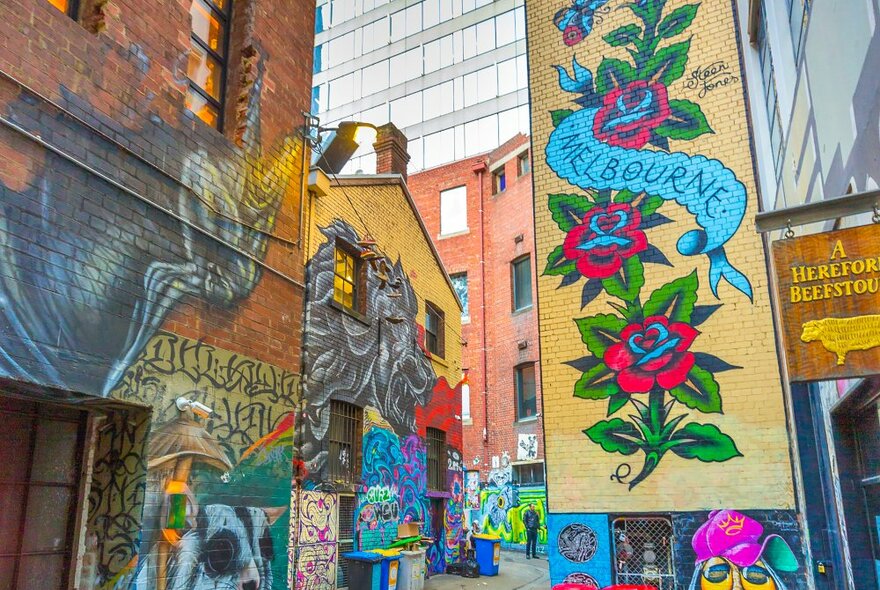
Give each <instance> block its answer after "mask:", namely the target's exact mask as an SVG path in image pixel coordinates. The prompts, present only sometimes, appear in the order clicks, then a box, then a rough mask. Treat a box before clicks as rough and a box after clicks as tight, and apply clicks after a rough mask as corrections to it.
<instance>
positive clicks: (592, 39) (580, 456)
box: [526, 0, 794, 512]
mask: <svg viewBox="0 0 880 590" xmlns="http://www.w3.org/2000/svg"><path fill="white" fill-rule="evenodd" d="M654 2H659V0H647V1H642V4H644V5H645V6H647V7H648V9H650V7H651V6H653V4H654ZM630 4H636V3H635V2H633V3H630ZM685 4H686V3H685V2H682V1H680V0H669V2H667V3H666V7H665V8H664V10H663V13H662V14H663V15H667V14H669V13H671V12H672V11H673V10H675V9H677V8H679V7H682V6H684V5H685ZM731 4H732V3H731V2H729V1H728V0H706V1H704V2H702V3H701V4H700V5H699V8H698V10H697V12H696V17H695V19H694V20H693V22H692V24H691V25H690V26H689V27H688V28H687V30H686V31H684V32H683V33H682V34H679V35H677V36H673V37H671V38H670V39H664V40H663V41H662V42H661V44H660V46H661V47H663V46H666V45H670V44H674V43H679V42H682V41H686V40H687V39H690V49H689V51H688V53H687V65H686V68H685V73H684V75H683V76H681V77H679V78H678V79H677V80H674V81H671V82H670V83H669V84H668V89H667V90H668V98H669V99H676V100H682V99H683V100H688V101H691V102H692V103H696V104H698V105H699V107H700V108H701V110H702V112H703V113H704V114H705V116H706V118H707V121H708V124H709V125H710V126H711V128H712V130H713V131H714V133H705V134H703V135H701V136H699V137H696V138H695V139H670V140H669V150H670V151H672V152H684V153H686V154H688V155H690V156H695V155H703V156H706V157H707V158H710V159H717V160H719V161H720V162H721V163H722V164H723V165H724V166H725V167H727V168H729V169H730V170H732V171H733V173H734V174H735V176H736V178H738V179H739V181H740V182H741V183H742V184H743V185H744V186H745V189H746V195H747V209H746V211H745V215H744V218H743V220H742V225H741V226H740V227H739V229H738V231H736V233H735V234H734V235H733V237H732V238H731V239H730V240H729V241H728V242H727V243H726V244H725V245H724V249H725V251H726V253H727V257H728V259H729V261H730V263H731V264H732V265H733V266H734V267H735V268H737V269H739V270H740V271H742V273H743V274H744V275H745V276H746V277H747V278H748V280H749V281H750V283H751V288H752V290H753V294H754V302H751V301H750V300H749V298H748V297H747V296H746V295H745V294H743V293H742V292H741V291H739V290H737V289H735V288H733V287H732V286H731V285H730V284H729V283H728V282H725V281H724V280H721V282H720V286H719V288H718V295H719V298H716V297H715V296H713V294H712V292H711V290H710V288H709V278H708V277H709V262H708V258H707V256H705V255H694V256H684V255H681V254H680V253H679V252H678V251H677V250H676V242H677V240H678V239H679V237H680V236H681V235H682V234H683V233H684V232H686V231H688V230H691V229H699V226H698V225H697V223H696V221H695V215H694V214H692V213H691V212H689V211H688V210H687V209H686V208H685V207H683V206H681V205H679V204H678V203H677V202H675V201H665V202H664V203H663V204H662V206H661V207H660V209H659V212H660V213H662V214H663V215H665V216H666V217H669V218H671V219H672V223H668V224H665V225H660V226H657V227H654V228H651V229H647V230H645V232H646V234H647V238H648V241H649V242H650V243H651V244H653V245H654V246H656V248H657V249H659V250H660V251H662V252H663V254H665V255H666V257H667V258H668V260H669V261H670V262H671V264H672V266H671V267H670V266H663V265H660V264H653V263H645V264H644V276H645V286H644V287H643V288H642V290H641V293H642V298H643V301H642V302H644V298H645V297H646V296H647V294H650V293H651V292H652V291H653V290H654V289H657V288H658V287H660V286H661V285H663V284H665V283H668V282H669V281H671V280H673V279H676V278H680V277H684V276H686V275H688V274H689V273H691V272H692V271H694V270H696V274H697V277H698V279H699V290H698V301H697V304H698V305H717V304H721V307H720V308H719V309H718V311H717V312H715V313H714V314H713V315H712V316H711V317H710V318H709V319H708V320H707V321H706V322H705V323H703V324H702V325H700V326H699V327H698V330H699V331H700V335H699V336H698V337H697V338H696V339H695V341H694V343H693V345H692V346H691V348H690V349H691V351H694V352H703V353H709V354H711V355H714V356H716V357H718V358H720V359H723V360H724V361H726V362H727V363H729V364H731V365H735V366H737V367H741V369H735V370H728V371H724V372H717V373H716V374H715V378H716V380H717V382H718V384H719V386H720V396H721V399H722V403H723V414H718V413H700V412H697V411H695V410H692V409H688V408H686V407H684V406H683V405H682V404H681V403H676V404H675V406H674V409H673V412H672V415H673V416H677V415H680V414H687V418H685V419H684V420H683V421H682V422H681V425H684V424H687V423H689V422H698V423H701V424H714V425H715V426H717V427H718V428H719V429H720V430H721V431H722V432H723V433H726V434H728V435H729V436H730V437H731V438H732V439H733V440H734V441H735V444H736V446H737V448H738V450H739V452H740V453H741V454H742V456H741V457H734V458H731V459H729V460H726V461H723V462H702V461H700V460H698V459H685V458H681V457H679V456H677V455H675V454H674V453H672V452H667V453H666V454H665V455H664V456H662V458H661V460H660V462H659V465H658V466H657V468H656V470H655V471H654V472H653V473H652V474H651V475H650V476H648V477H647V478H646V479H645V480H644V481H642V482H641V483H639V484H638V485H636V486H635V487H634V488H632V489H631V490H630V489H628V486H627V485H625V484H621V483H618V481H616V480H614V479H613V478H612V477H611V476H612V475H614V474H618V475H623V474H624V473H625V472H626V471H627V469H626V468H623V467H621V465H622V464H624V463H626V464H628V465H629V468H630V469H631V475H630V476H629V478H624V479H625V481H629V482H631V481H632V479H633V477H634V476H635V475H636V474H637V473H638V472H639V470H640V468H641V466H642V462H643V459H644V455H643V454H642V453H641V452H637V453H635V454H632V455H627V456H624V455H622V454H618V453H609V452H605V451H603V450H602V448H601V447H600V446H599V445H598V444H596V443H594V442H592V441H591V440H589V439H588V438H587V436H586V435H585V434H584V432H583V431H584V430H585V429H587V428H589V427H591V426H592V425H593V424H595V423H597V422H598V421H601V420H607V419H609V417H608V416H607V415H606V413H607V410H608V404H607V400H596V399H581V398H578V397H575V396H574V395H573V391H574V385H575V382H576V381H577V380H578V378H579V377H580V376H581V371H579V370H577V369H575V368H572V367H570V366H567V365H565V364H563V363H564V362H566V361H571V360H574V359H578V358H581V357H584V356H588V355H590V353H589V352H588V350H587V349H586V347H585V344H584V342H582V340H581V337H580V334H579V330H578V327H577V326H576V324H575V322H574V321H573V320H574V319H576V318H584V317H587V316H593V315H596V314H599V313H613V311H614V310H613V309H612V308H611V307H610V306H609V305H608V301H609V300H611V301H617V300H616V299H610V298H609V297H608V296H607V295H606V294H605V293H604V292H603V293H602V294H600V296H599V297H598V298H597V299H595V300H594V301H592V302H591V303H589V304H588V305H587V306H586V307H585V308H584V309H581V294H582V287H583V285H584V282H585V279H584V278H583V277H580V278H579V280H578V281H577V282H576V283H574V284H572V285H569V286H563V287H561V288H560V287H559V285H560V279H561V277H560V276H540V277H539V280H538V293H539V296H538V305H539V318H540V330H541V357H542V363H543V365H542V375H543V391H544V424H545V429H546V452H547V477H548V496H549V498H548V499H549V502H550V506H551V508H552V510H553V511H554V512H571V511H583V512H614V511H622V510H626V511H633V512H634V511H687V510H698V509H714V508H719V507H725V508H740V509H747V508H791V507H793V505H794V499H793V490H792V470H791V465H790V461H789V442H788V435H787V430H786V420H785V409H784V401H783V391H782V387H781V384H780V375H779V369H778V360H777V355H776V350H775V345H774V333H773V325H772V320H771V310H770V301H769V295H768V280H767V273H766V267H765V256H764V250H763V247H762V242H761V239H760V238H759V236H758V235H757V234H756V233H755V230H754V215H755V213H757V206H758V205H757V204H758V201H759V199H758V195H757V193H756V190H757V189H756V183H755V177H754V169H753V162H752V153H751V150H750V131H749V122H748V119H747V114H746V111H745V106H744V93H743V81H742V79H743V74H742V71H741V69H740V62H739V57H738V47H737V42H736V38H737V31H736V30H735V26H734V23H735V16H734V14H733V13H732V6H731ZM618 5H619V6H618ZM626 5H627V4H625V3H619V2H610V3H609V5H608V6H606V7H603V8H600V9H599V13H598V14H597V15H595V16H594V18H593V19H592V20H593V25H594V27H593V30H592V31H591V32H590V33H589V34H588V35H587V36H586V37H585V38H584V39H583V40H582V41H580V42H579V43H576V44H573V45H566V43H564V41H563V32H562V31H560V29H558V28H557V27H556V26H555V25H554V15H555V14H556V12H557V10H559V9H560V7H561V4H560V3H553V2H528V3H527V5H526V6H527V18H528V32H529V35H528V46H529V75H530V84H531V100H532V141H533V146H534V173H533V174H534V183H535V216H536V230H537V231H536V241H537V258H538V274H539V275H541V272H542V269H543V268H544V264H545V263H546V261H547V258H548V255H550V254H551V252H552V251H553V250H554V248H556V247H557V246H559V245H561V244H562V243H563V239H564V238H565V235H566V234H565V233H564V232H563V231H562V230H561V229H560V228H559V227H558V226H557V223H556V222H554V220H553V219H552V217H551V212H550V209H549V207H548V195H549V194H552V193H579V194H585V191H584V190H582V189H579V188H578V187H576V186H573V185H572V184H570V183H569V182H567V181H566V180H563V179H562V178H560V177H559V176H557V174H556V173H555V172H554V170H553V169H551V167H550V166H549V165H548V163H547V161H546V156H545V151H546V149H547V146H548V141H549V136H550V134H551V132H552V131H553V130H554V126H553V122H552V119H551V115H550V112H551V111H554V110H557V109H572V110H574V111H575V112H577V111H578V110H579V109H580V108H581V107H580V106H578V105H577V104H575V103H573V102H572V99H574V98H576V97H578V96H579V95H578V94H572V93H569V92H565V91H563V90H562V89H561V88H560V83H559V76H558V73H557V70H555V69H554V66H561V67H563V68H565V70H566V71H567V72H568V73H569V74H572V58H576V59H577V61H578V63H579V64H580V65H581V66H583V67H585V68H587V69H589V70H590V72H591V73H592V75H593V76H594V79H596V78H597V77H598V76H597V69H598V66H599V64H600V63H601V61H602V59H603V58H608V57H612V58H616V59H619V60H626V61H629V62H632V61H633V58H631V57H630V56H629V55H628V53H627V51H626V50H625V48H624V47H612V46H611V45H610V44H609V43H607V42H606V41H604V40H603V36H606V35H607V34H609V33H610V32H612V31H615V30H617V29H618V28H619V27H622V26H624V25H626V24H636V25H639V26H641V25H642V22H641V21H640V20H639V19H638V18H636V17H635V15H634V14H633V12H632V11H631V10H630V9H629V8H625V6H626ZM609 7H610V9H609ZM718 62H720V63H723V64H725V65H726V67H727V70H726V71H725V75H726V76H729V77H728V82H729V83H728V84H726V85H718V86H716V87H714V88H710V89H709V90H705V91H704V86H703V84H702V83H701V82H691V83H690V84H689V80H691V79H692V74H693V72H694V70H695V69H697V68H703V67H706V66H709V65H710V64H713V63H718ZM701 93H702V96H701ZM600 104H601V102H600ZM641 149H642V150H644V151H647V150H652V151H655V152H662V151H663V150H662V149H661V148H660V147H656V146H653V145H645V146H643V147H642V148H641ZM600 170H601V169H600ZM615 192H616V191H615ZM634 397H635V398H636V399H640V400H642V401H644V402H647V400H648V396H647V394H634ZM670 399H671V398H670V397H669V395H666V397H665V400H666V401H669V400H670ZM635 412H636V410H635V408H634V406H633V405H632V404H628V405H627V406H626V407H624V408H623V409H621V410H619V411H617V412H616V413H614V415H613V416H614V417H618V418H621V419H622V420H624V421H628V420H629V418H628V415H632V414H635Z"/></svg>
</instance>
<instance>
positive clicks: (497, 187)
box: [492, 166, 507, 195]
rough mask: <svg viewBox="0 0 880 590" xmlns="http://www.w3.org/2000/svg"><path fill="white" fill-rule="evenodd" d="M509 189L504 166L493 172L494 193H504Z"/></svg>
mask: <svg viewBox="0 0 880 590" xmlns="http://www.w3.org/2000/svg"><path fill="white" fill-rule="evenodd" d="M505 189H507V177H506V176H504V167H503V166H502V167H501V168H499V169H498V170H496V171H495V172H493V173H492V194H493V195H497V194H498V193H503V192H504V191H505Z"/></svg>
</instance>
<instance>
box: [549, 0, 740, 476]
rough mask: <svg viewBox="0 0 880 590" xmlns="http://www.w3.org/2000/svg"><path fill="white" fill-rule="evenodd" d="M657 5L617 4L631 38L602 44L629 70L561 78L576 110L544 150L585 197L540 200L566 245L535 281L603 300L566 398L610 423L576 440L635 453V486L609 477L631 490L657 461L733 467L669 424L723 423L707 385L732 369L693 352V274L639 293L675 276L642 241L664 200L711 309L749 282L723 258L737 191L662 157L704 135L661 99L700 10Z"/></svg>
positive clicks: (616, 34) (711, 172)
mask: <svg viewBox="0 0 880 590" xmlns="http://www.w3.org/2000/svg"><path fill="white" fill-rule="evenodd" d="M665 5H666V2H665V1H660V0H657V1H653V0H652V1H649V2H638V3H631V4H626V5H624V7H623V8H625V9H627V10H629V11H630V12H631V13H632V14H633V15H634V16H635V17H637V19H638V20H639V21H640V23H641V26H639V25H636V24H628V25H624V26H622V27H620V28H619V29H617V30H615V31H612V32H611V33H609V34H607V35H606V36H605V37H603V39H604V40H605V41H606V42H607V43H609V44H610V45H611V46H614V47H628V51H629V53H630V55H631V56H632V59H633V63H630V62H628V61H624V60H620V59H614V58H608V57H606V58H604V59H602V61H601V63H600V64H599V66H598V69H597V70H596V72H597V75H596V76H595V79H594V76H593V73H592V72H591V71H590V70H589V69H587V68H585V67H583V66H582V65H580V64H579V63H578V62H577V60H573V61H572V73H571V74H569V73H568V72H567V71H566V70H565V69H563V68H561V67H557V71H558V73H559V84H560V86H561V88H562V89H563V90H565V91H567V92H571V93H575V94H577V95H578V98H577V99H576V100H575V103H577V104H578V105H579V106H580V107H581V108H580V109H578V110H575V111H573V110H568V109H566V110H558V111H554V112H553V113H552V118H553V123H554V127H555V129H554V130H553V131H552V132H551V134H550V138H549V143H548V145H547V148H546V158H547V159H546V161H547V164H548V165H549V166H550V168H551V169H553V170H554V172H556V174H557V175H558V176H559V177H560V178H562V179H564V180H567V181H568V182H570V183H571V184H573V185H575V186H577V187H579V188H581V189H583V190H584V191H586V194H554V195H550V196H549V199H548V206H549V209H550V211H551V213H552V218H553V220H554V221H555V222H556V224H557V225H558V227H559V229H560V230H561V231H562V232H564V233H565V238H564V241H563V243H562V244H561V245H559V246H557V247H556V248H555V249H554V250H553V251H552V252H551V253H550V255H549V257H548V261H547V266H546V268H545V270H544V275H549V276H560V277H562V281H561V283H560V285H559V288H564V287H567V286H569V285H573V284H575V283H577V282H578V281H580V280H581V279H584V283H583V287H582V295H581V307H584V306H586V305H587V304H589V303H590V302H592V301H593V300H594V299H596V298H597V297H599V295H600V294H602V293H606V294H607V295H608V296H609V297H610V298H611V299H610V300H609V301H608V305H610V306H611V307H612V308H613V311H614V313H600V314H597V315H593V316H589V317H585V318H581V319H577V320H575V322H576V324H577V327H578V329H579V330H580V333H581V339H582V341H583V343H584V345H585V346H586V348H587V350H588V352H589V355H588V356H585V357H583V358H580V359H577V360H573V361H570V362H568V363H566V364H568V365H570V366H571V367H573V368H575V369H577V370H579V371H581V372H582V375H581V377H580V378H579V379H578V381H577V382H576V384H575V386H574V395H575V396H576V397H580V398H583V399H587V400H607V403H608V412H607V416H608V417H609V419H607V420H601V421H599V422H597V423H596V424H594V425H592V426H591V427H589V428H587V429H586V430H584V433H585V434H586V436H587V437H588V438H589V439H590V440H591V441H592V442H594V443H595V444H597V445H599V446H600V447H601V448H602V450H603V451H605V452H607V453H620V454H622V455H625V456H630V455H633V454H636V453H642V454H643V461H642V466H641V469H640V470H639V471H638V473H637V474H636V475H635V476H634V477H633V478H632V479H631V480H629V481H628V482H625V480H626V479H628V477H629V475H628V474H629V473H630V472H631V468H629V465H628V464H622V465H621V466H620V468H619V469H618V472H617V474H616V476H613V477H612V479H614V478H615V477H616V478H617V480H618V481H620V482H621V483H624V482H625V483H628V486H629V489H632V488H634V487H635V486H636V485H638V484H639V483H641V482H643V481H644V480H645V479H646V478H648V477H649V476H650V475H651V473H653V471H654V470H655V469H656V468H657V466H658V465H659V464H660V462H661V460H662V459H663V458H664V456H666V455H667V453H672V454H673V455H677V456H678V457H680V458H683V459H697V460H699V461H704V462H723V461H728V460H731V459H733V458H735V457H740V456H742V455H741V453H740V452H739V450H738V448H737V446H736V443H735V442H734V440H733V439H732V438H731V437H730V436H728V435H727V434H725V433H723V432H722V431H721V430H720V429H719V428H718V427H717V426H715V425H714V424H711V423H705V424H703V423H699V422H685V421H686V420H687V419H688V418H689V414H688V412H687V411H686V410H684V411H676V409H677V407H680V406H683V407H684V408H687V409H688V410H695V411H697V412H701V413H704V414H721V413H723V410H722V399H721V392H720V387H719V384H718V382H717V380H716V378H715V375H716V374H717V373H719V372H722V371H728V370H732V369H737V368H739V367H734V366H732V365H730V364H728V363H725V362H724V361H722V360H721V359H719V358H717V357H715V356H712V355H710V354H707V353H704V352H699V351H698V348H697V347H694V349H692V346H693V345H694V343H695V341H697V339H698V337H699V335H700V332H699V331H698V330H697V327H698V326H700V325H701V324H702V323H703V322H705V321H706V320H707V319H708V318H709V317H710V316H711V315H712V314H713V313H714V312H715V311H717V309H718V308H719V307H720V305H717V304H716V305H697V299H698V294H697V292H698V287H699V280H698V278H697V273H696V271H694V272H692V273H691V274H689V275H687V276H684V277H681V278H678V279H675V280H673V281H671V282H669V283H667V284H665V285H663V286H662V287H660V288H659V289H656V290H654V291H652V292H650V293H643V287H644V285H645V282H646V280H645V270H646V264H647V263H653V264H661V265H669V266H671V264H670V262H669V260H668V259H667V257H666V256H665V255H664V254H663V253H662V251H660V250H659V249H658V248H657V247H655V246H653V245H652V244H650V243H649V241H648V238H647V234H646V233H645V230H647V229H649V228H652V227H656V226H659V225H663V224H666V223H670V219H668V218H667V217H665V216H663V215H661V214H660V213H659V212H658V210H659V209H660V208H661V207H662V206H663V205H664V203H666V202H667V201H674V202H676V203H677V204H679V205H681V206H682V207H684V208H685V209H686V210H687V211H688V212H690V213H691V214H692V215H693V216H694V218H695V221H696V223H697V225H698V226H699V227H700V229H692V230H689V231H687V232H685V233H684V234H683V235H682V236H681V237H680V238H679V239H678V243H677V250H678V253H679V254H681V255H683V256H695V255H705V256H706V257H707V259H708V262H709V271H708V281H709V287H710V289H711V291H712V293H713V294H715V295H716V297H717V296H718V289H719V284H720V282H721V279H724V280H725V281H727V282H728V283H729V284H730V285H732V286H733V287H734V288H735V289H736V290H738V291H740V292H742V293H743V294H745V295H746V296H748V297H749V298H750V299H751V297H752V289H751V285H750V283H749V281H748V279H747V278H746V277H745V275H743V274H742V273H741V272H740V271H738V270H737V269H736V268H734V267H733V265H732V264H731V263H730V262H729V261H728V258H727V254H726V252H725V244H726V243H727V242H728V241H729V240H730V239H731V237H733V235H734V234H735V233H736V232H737V231H738V230H739V228H740V226H741V224H742V220H743V217H744V215H745V209H746V202H747V197H746V189H745V187H744V186H743V184H742V183H741V182H740V181H739V180H738V179H737V178H736V176H735V175H734V173H733V172H732V171H731V170H729V169H727V168H725V167H724V165H723V164H722V163H721V162H719V161H718V160H712V159H708V158H706V157H705V156H702V155H695V156H691V155H688V154H685V153H681V152H672V151H670V141H671V140H672V141H687V140H693V139H695V138H697V137H700V136H702V135H704V134H707V133H712V132H713V131H712V129H711V127H710V126H709V123H708V121H707V119H706V116H705V115H704V114H703V112H702V110H701V108H700V106H699V105H698V104H696V103H694V102H691V101H688V100H679V99H670V98H668V96H667V88H669V87H670V84H672V83H673V82H675V81H676V80H678V79H679V78H681V77H682V76H683V75H684V74H685V70H686V66H687V60H688V51H689V49H690V40H685V41H680V42H676V43H672V44H669V45H664V46H661V44H662V43H663V41H664V40H666V39H671V38H673V37H676V36H678V35H681V34H683V33H685V31H686V30H687V29H688V27H690V25H691V23H692V21H693V20H694V18H695V16H696V14H697V10H698V7H699V5H697V4H693V5H685V6H680V7H679V8H676V9H674V10H672V11H670V12H668V14H665V15H664V8H665ZM647 146H651V147H653V148H655V149H645V148H646V147H647ZM615 300H618V301H619V302H615ZM697 346H699V341H697ZM627 406H632V408H634V410H635V412H634V413H632V414H630V415H629V420H625V419H623V418H620V417H613V416H614V414H616V413H618V412H620V411H621V410H623V409H624V408H625V407H627ZM624 466H625V467H626V468H627V469H621V468H623V467H624Z"/></svg>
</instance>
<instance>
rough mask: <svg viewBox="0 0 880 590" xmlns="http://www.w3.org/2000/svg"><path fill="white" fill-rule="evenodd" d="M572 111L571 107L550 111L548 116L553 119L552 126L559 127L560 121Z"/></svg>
mask: <svg viewBox="0 0 880 590" xmlns="http://www.w3.org/2000/svg"><path fill="white" fill-rule="evenodd" d="M573 112H574V111H573V110H571V109H559V110H556V111H550V117H551V119H552V120H553V126H554V127H559V124H560V123H562V121H563V119H565V118H566V117H567V116H569V115H570V114H572V113H573Z"/></svg>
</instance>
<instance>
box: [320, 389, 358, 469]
mask: <svg viewBox="0 0 880 590" xmlns="http://www.w3.org/2000/svg"><path fill="white" fill-rule="evenodd" d="M362 438H363V410H361V409H360V408H359V407H357V406H354V405H352V404H349V403H345V402H341V401H337V400H331V401H330V429H329V432H328V436H327V440H328V445H329V447H328V453H329V454H328V457H327V470H328V473H327V475H328V478H329V479H330V481H339V482H345V483H356V482H357V481H358V480H359V479H360V476H361V440H362Z"/></svg>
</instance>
